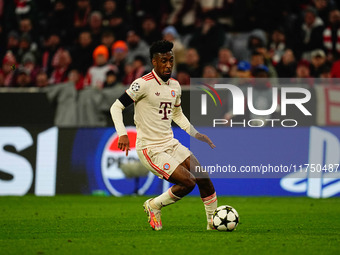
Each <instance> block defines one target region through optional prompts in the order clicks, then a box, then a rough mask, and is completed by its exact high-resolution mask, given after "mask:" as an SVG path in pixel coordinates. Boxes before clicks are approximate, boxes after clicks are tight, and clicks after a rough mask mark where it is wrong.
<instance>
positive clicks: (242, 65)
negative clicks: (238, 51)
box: [230, 61, 251, 78]
mask: <svg viewBox="0 0 340 255" xmlns="http://www.w3.org/2000/svg"><path fill="white" fill-rule="evenodd" d="M230 75H231V77H234V78H250V77H251V65H250V63H249V62H248V61H240V62H239V63H238V64H237V66H233V68H232V70H231V72H230Z"/></svg>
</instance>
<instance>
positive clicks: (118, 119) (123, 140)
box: [110, 93, 133, 156]
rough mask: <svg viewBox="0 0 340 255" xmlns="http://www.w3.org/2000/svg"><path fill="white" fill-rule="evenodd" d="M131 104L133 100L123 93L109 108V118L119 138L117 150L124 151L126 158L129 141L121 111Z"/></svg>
mask: <svg viewBox="0 0 340 255" xmlns="http://www.w3.org/2000/svg"><path fill="white" fill-rule="evenodd" d="M132 103H133V100H132V99H131V98H130V97H129V96H128V95H127V94H126V93H124V94H123V95H122V96H121V97H120V98H119V99H117V100H116V101H115V102H114V103H113V104H112V106H111V108H110V113H111V117H112V120H113V123H114V125H115V128H116V131H117V133H118V136H119V139H118V148H119V149H120V150H122V151H126V156H127V155H128V154H129V150H130V141H129V137H128V136H127V132H126V128H125V125H124V122H123V110H124V109H125V107H127V106H128V105H130V104H132Z"/></svg>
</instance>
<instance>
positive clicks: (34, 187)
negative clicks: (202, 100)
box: [0, 0, 340, 197]
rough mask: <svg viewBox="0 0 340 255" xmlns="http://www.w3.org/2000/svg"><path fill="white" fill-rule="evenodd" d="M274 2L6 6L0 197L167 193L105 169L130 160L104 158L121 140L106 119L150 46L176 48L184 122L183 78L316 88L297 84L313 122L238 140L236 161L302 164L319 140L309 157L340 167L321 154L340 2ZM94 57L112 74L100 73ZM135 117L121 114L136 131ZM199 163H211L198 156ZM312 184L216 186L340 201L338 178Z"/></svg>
mask: <svg viewBox="0 0 340 255" xmlns="http://www.w3.org/2000/svg"><path fill="white" fill-rule="evenodd" d="M273 2H274V1H266V0H259V1H255V0H254V1H242V0H240V1H234V0H225V1H222V0H221V1H194V0H193V1H190V0H187V1H152V0H149V1H147V0H146V1H118V0H115V1H114V0H107V1H88V0H78V1H60V0H59V1H58V0H56V1H39V0H36V1H34V0H32V1H29V0H20V1H0V7H1V8H0V21H1V22H0V38H1V40H0V44H1V45H0V58H1V59H2V68H1V69H0V108H1V111H0V139H1V140H0V143H1V144H0V149H1V150H0V157H1V158H0V183H1V185H0V194H1V195H25V194H28V193H33V194H36V195H55V194H70V193H75V194H87V195H88V194H102V195H122V194H135V193H138V194H140V195H142V194H145V195H154V194H159V193H161V192H162V191H163V190H164V189H166V188H167V187H168V184H166V183H165V182H163V181H162V180H159V179H157V178H153V177H150V176H149V177H141V178H138V179H136V178H132V179H131V178H126V177H125V176H124V174H122V172H121V171H120V170H119V169H116V170H114V171H118V172H117V175H115V174H114V175H113V176H110V175H109V174H108V175H107V176H106V174H107V173H106V172H105V167H108V165H109V164H110V162H111V163H112V165H110V166H118V165H119V164H121V163H122V162H124V160H136V158H134V155H132V156H131V157H130V158H129V159H122V157H121V155H120V154H119V152H116V151H114V150H109V149H108V148H107V146H108V142H109V141H110V139H111V138H112V137H113V136H114V135H115V130H114V128H113V127H112V123H111V120H110V116H109V111H108V109H109V107H110V105H111V104H112V102H114V101H115V99H116V98H117V97H118V96H119V95H120V94H121V93H122V92H123V91H124V90H125V89H126V88H127V86H128V85H129V84H130V83H131V81H133V80H134V79H135V78H138V77H139V76H140V75H142V74H143V73H146V72H148V71H149V70H150V64H149V59H148V47H149V45H150V44H151V42H152V41H154V40H157V39H161V38H166V39H169V40H172V41H173V42H174V44H175V50H174V52H175V57H176V65H175V70H174V74H173V76H174V78H176V79H178V80H179V81H180V82H181V84H182V85H183V96H182V102H183V103H182V107H183V110H184V112H185V114H186V115H188V116H189V115H190V114H189V113H190V110H189V108H190V107H189V106H190V104H189V100H190V79H189V77H198V78H199V77H202V78H219V77H231V78H239V77H255V78H257V77H270V78H289V79H292V80H294V81H296V80H297V79H300V78H303V79H304V80H307V81H308V83H304V84H301V86H302V87H305V88H307V89H309V90H310V91H311V94H312V100H311V101H310V102H309V104H308V109H310V110H311V112H312V118H308V119H303V118H300V117H301V116H298V115H296V114H298V113H297V112H294V111H293V112H292V113H291V114H292V116H298V117H297V118H299V120H300V122H299V127H297V128H294V129H289V130H285V129H284V128H273V129H270V128H263V130H256V131H254V130H252V129H250V128H236V129H233V130H230V137H229V139H230V141H231V142H230V143H231V144H232V145H231V147H230V148H229V149H230V151H228V155H229V159H228V160H229V162H230V163H232V164H236V165H237V164H238V165H239V164H240V162H241V161H242V159H249V158H252V159H254V158H255V159H258V160H259V161H261V160H262V161H265V162H271V163H273V164H279V163H282V162H286V163H288V162H289V163H296V164H304V163H308V162H309V160H310V157H311V155H314V154H313V153H314V152H313V149H315V150H316V148H315V147H313V148H312V147H311V145H312V144H315V143H312V141H313V139H314V138H315V137H322V139H321V140H320V141H321V142H320V141H319V142H320V145H319V146H320V147H322V148H323V150H321V151H320V150H317V151H318V152H315V153H322V158H323V161H322V162H320V163H324V162H326V161H332V162H337V163H339V157H335V158H332V159H330V158H329V157H330V156H328V154H327V153H329V155H331V153H330V152H331V151H338V150H339V146H340V142H339V137H340V129H339V127H338V126H339V124H340V114H339V104H340V96H339V88H338V83H337V80H336V78H339V76H340V75H339V73H340V72H339V70H340V69H339V68H340V67H339V63H340V60H338V59H339V52H340V50H339V47H338V44H337V42H338V37H337V33H338V32H337V31H338V29H340V12H339V11H338V7H339V3H338V1H331V0H314V1H312V0H311V1H308V0H305V1H275V4H274V3H273ZM339 31H340V30H339ZM98 55H103V56H104V59H105V61H104V62H105V63H103V64H100V65H99V64H98V63H96V61H97V60H96V58H97V56H98ZM320 81H321V82H320ZM254 89H255V90H256V89H258V90H270V87H266V88H256V87H255V88H254ZM254 100H260V99H258V98H255V99H254ZM132 115H133V109H132V108H129V109H127V110H126V112H125V123H126V124H127V125H128V126H132V125H133V120H132ZM315 126H318V127H315ZM131 128H132V127H131ZM198 129H202V130H204V127H198ZM132 130H133V128H132ZM132 132H134V131H132ZM221 132H222V131H221ZM174 134H175V136H176V137H177V138H178V139H179V140H180V141H181V142H183V143H184V144H185V145H187V146H189V144H190V141H189V138H188V136H187V135H186V134H185V133H184V132H183V131H181V130H180V129H178V128H177V127H175V128H174ZM218 134H219V133H218V132H217V133H216V136H215V137H212V139H213V140H218V139H219V138H218ZM236 138H237V139H236ZM288 138H289V139H288ZM316 140H317V139H316ZM267 141H271V142H270V143H268V142H267ZM254 145H256V146H254ZM291 148H299V149H296V150H292V149H291ZM240 151H242V153H240ZM288 152H289V153H288ZM110 153H111V154H110ZM207 153H208V154H207V155H205V156H207V157H208V158H209V153H210V152H207ZM332 155H333V154H332ZM105 157H106V158H105ZM105 160H106V161H105ZM200 160H201V161H202V162H203V163H204V162H205V160H204V157H203V156H200ZM103 162H104V163H103ZM255 162H256V161H255ZM315 180H316V179H315V178H312V177H311V176H308V175H307V176H305V177H304V178H303V179H302V180H299V181H297V182H295V183H294V182H290V183H288V184H287V182H285V180H284V179H281V178H272V179H270V178H257V179H251V178H248V179H228V178H227V179H215V180H214V182H215V183H216V189H217V191H218V193H219V194H220V195H241V196H258V195H259V196H311V197H330V196H339V195H340V188H339V187H340V179H339V178H335V179H333V180H332V181H331V182H326V181H323V179H322V176H321V177H320V178H317V181H315ZM285 183H286V184H285ZM192 194H193V195H198V191H197V190H195V191H194V192H193V193H192Z"/></svg>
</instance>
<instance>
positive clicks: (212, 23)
mask: <svg viewBox="0 0 340 255" xmlns="http://www.w3.org/2000/svg"><path fill="white" fill-rule="evenodd" d="M224 38H225V32H224V30H223V28H222V26H221V25H220V24H219V23H218V22H217V20H216V15H215V13H214V12H208V13H206V14H205V17H204V19H203V23H202V25H201V26H200V27H198V28H197V29H196V31H195V32H194V33H193V36H192V38H191V40H190V42H189V46H190V47H193V48H196V49H197V51H198V52H200V58H201V63H202V64H208V63H211V62H213V61H216V59H217V54H218V49H219V48H220V47H222V45H223V43H224Z"/></svg>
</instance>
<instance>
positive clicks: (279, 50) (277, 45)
mask: <svg viewBox="0 0 340 255" xmlns="http://www.w3.org/2000/svg"><path fill="white" fill-rule="evenodd" d="M285 49H286V36H285V33H284V31H283V29H282V28H277V29H275V30H274V31H273V32H272V35H271V42H270V43H269V54H270V56H271V59H272V62H273V65H274V66H275V65H277V64H278V63H279V62H280V61H281V57H282V55H283V54H284V52H285Z"/></svg>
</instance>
